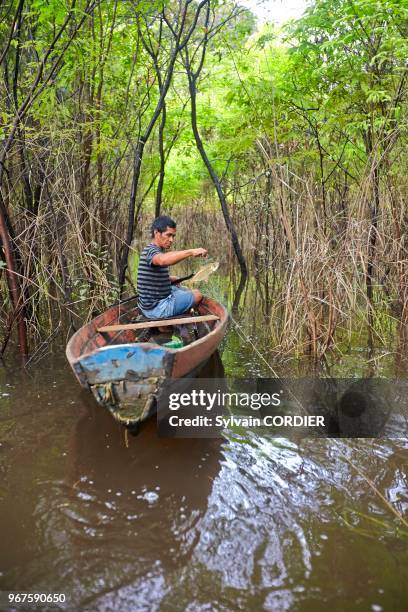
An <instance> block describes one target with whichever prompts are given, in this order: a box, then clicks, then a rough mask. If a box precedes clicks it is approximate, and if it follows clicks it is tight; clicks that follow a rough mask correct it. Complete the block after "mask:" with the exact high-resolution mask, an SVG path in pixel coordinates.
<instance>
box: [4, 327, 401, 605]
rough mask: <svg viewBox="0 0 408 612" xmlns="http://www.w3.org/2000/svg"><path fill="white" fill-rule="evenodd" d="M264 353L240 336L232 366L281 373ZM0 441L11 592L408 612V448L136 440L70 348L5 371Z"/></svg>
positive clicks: (395, 444)
mask: <svg viewBox="0 0 408 612" xmlns="http://www.w3.org/2000/svg"><path fill="white" fill-rule="evenodd" d="M252 340H254V338H253V337H252ZM251 351H252V349H251V343H250V342H248V343H246V342H245V341H244V339H243V338H242V337H240V336H239V335H237V334H236V332H235V331H234V329H231V330H230V332H229V335H228V337H227V340H226V341H225V343H224V345H223V347H222V351H221V352H222V360H223V362H224V367H225V370H226V373H227V374H230V375H234V376H239V375H240V371H241V370H242V369H244V370H245V372H248V371H251V374H253V375H256V374H257V373H258V374H263V375H269V376H270V375H271V374H270V373H267V372H266V371H265V363H264V362H263V361H262V358H261V357H260V356H259V355H257V354H254V352H253V351H252V352H251ZM356 353H357V354H358V355H360V361H362V360H363V361H364V359H363V357H362V356H361V350H360V352H359V351H358V350H357V349H356ZM352 359H353V356H352V355H351V356H350V358H349V361H348V362H346V366H345V368H346V370H347V369H350V365H349V364H350V363H351V362H352ZM381 363H384V364H386V358H384V360H382V361H381ZM347 364H348V365H347ZM384 367H388V366H384ZM347 371H348V370H347ZM218 375H219V374H218ZM0 432H1V442H0V472H1V482H0V525H1V547H0V589H2V590H6V591H8V590H12V591H25V592H43V593H64V594H65V595H66V602H67V603H66V608H67V609H72V610H98V611H101V610H121V611H122V610H158V609H164V610H189V611H190V610H191V611H193V610H194V611H195V610H200V611H201V610H231V609H232V610H235V609H236V610H259V609H265V610H279V611H281V610H299V611H300V610H301V611H309V610H310V611H312V610H313V611H319V610H322V611H323V610H327V609H328V608H330V609H331V610H333V611H336V610H339V611H340V610H344V609H349V610H372V611H373V612H379V611H380V610H402V609H406V607H407V604H408V563H407V561H408V559H407V557H408V554H407V551H408V548H407V535H408V532H407V529H406V528H404V526H403V524H402V523H401V521H400V520H399V518H398V517H397V516H396V514H395V513H393V511H392V509H391V508H390V506H389V505H391V506H392V507H393V508H394V509H395V510H396V512H397V513H399V514H401V515H403V514H404V513H405V516H406V510H407V508H408V495H407V481H406V477H407V474H406V467H407V452H406V451H407V448H408V443H407V440H406V439H401V440H396V439H394V440H385V441H384V440H372V439H366V440H347V439H336V440H330V439H308V438H303V439H299V440H296V441H294V440H286V439H283V438H272V437H268V436H267V435H266V436H265V435H263V436H258V435H257V434H255V433H248V434H244V435H242V434H241V435H238V434H237V433H232V432H231V433H229V434H226V435H225V437H224V438H223V439H220V440H217V439H212V440H208V439H207V440H206V439H166V438H158V437H157V435H156V422H155V420H154V419H153V420H152V421H150V422H149V423H148V424H147V425H146V426H145V427H144V429H143V430H142V431H141V432H140V434H139V435H138V436H135V437H133V436H131V435H129V436H127V435H125V432H124V430H123V429H122V428H121V427H120V426H118V425H117V424H116V423H115V422H114V421H113V420H112V418H111V417H110V416H109V415H108V414H105V413H104V412H103V410H102V409H101V408H100V407H98V406H97V405H95V404H94V402H93V400H92V398H91V397H89V396H88V395H87V394H86V393H85V392H83V391H81V390H80V389H79V387H78V385H77V383H76V381H75V379H74V377H73V375H72V373H71V371H70V369H69V367H68V365H67V364H66V362H65V358H64V346H63V344H62V343H61V346H59V347H58V346H57V347H55V348H54V349H53V352H52V353H50V354H48V355H47V356H45V357H44V358H43V359H42V360H40V361H39V362H37V363H33V364H32V365H31V366H30V367H29V368H28V369H27V370H25V371H22V370H21V369H20V368H19V367H18V364H17V363H14V362H13V360H12V359H11V357H9V358H8V360H7V361H6V363H5V364H4V365H3V366H2V367H1V368H0ZM355 466H357V468H358V470H359V471H356V469H355ZM369 482H371V484H372V485H373V486H375V488H376V489H377V490H378V491H379V492H380V493H381V494H382V495H383V496H384V498H385V500H386V501H384V499H382V497H381V496H380V495H378V493H376V491H375V490H374V489H373V487H372V486H370V484H369ZM387 502H388V504H387Z"/></svg>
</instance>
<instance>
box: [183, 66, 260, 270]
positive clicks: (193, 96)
mask: <svg viewBox="0 0 408 612" xmlns="http://www.w3.org/2000/svg"><path fill="white" fill-rule="evenodd" d="M187 66H188V65H187ZM188 83H189V89H190V101H191V127H192V129H193V134H194V139H195V142H196V145H197V149H198V151H199V153H200V155H201V159H202V160H203V162H204V164H205V166H206V168H207V170H208V173H209V175H210V177H211V180H212V182H213V184H214V187H215V190H216V192H217V195H218V199H219V201H220V204H221V210H222V214H223V216H224V221H225V225H226V227H227V230H228V232H229V235H230V237H231V242H232V246H233V248H234V252H235V255H236V258H237V259H238V263H239V266H240V268H241V275H242V277H244V278H246V277H247V276H248V269H247V265H246V261H245V257H244V255H243V253H242V250H241V245H240V243H239V239H238V235H237V232H236V230H235V227H234V224H233V222H232V219H231V216H230V213H229V209H228V204H227V200H226V198H225V194H224V192H223V189H222V187H221V183H220V180H219V178H218V176H217V173H216V172H215V170H214V168H213V165H212V164H211V162H210V160H209V158H208V155H207V153H206V151H205V149H204V145H203V142H202V140H201V137H200V133H199V131H198V127H197V105H196V100H197V87H196V77H195V75H193V74H192V73H191V70H190V69H189V66H188Z"/></svg>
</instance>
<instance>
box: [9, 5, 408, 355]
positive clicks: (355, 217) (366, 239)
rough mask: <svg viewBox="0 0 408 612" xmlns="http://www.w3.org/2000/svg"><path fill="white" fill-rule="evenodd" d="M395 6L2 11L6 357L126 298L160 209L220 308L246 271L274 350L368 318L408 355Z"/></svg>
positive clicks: (401, 59) (376, 332)
mask: <svg viewBox="0 0 408 612" xmlns="http://www.w3.org/2000/svg"><path fill="white" fill-rule="evenodd" d="M407 12H408V9H407V7H406V5H405V3H404V2H400V1H399V0H377V1H375V2H374V1H372V0H315V1H311V2H309V6H308V9H307V10H306V12H305V14H304V16H303V17H301V18H300V19H298V20H297V21H293V22H290V23H288V24H287V25H286V26H285V27H283V28H281V29H279V30H278V29H277V28H275V27H273V26H271V25H264V26H259V27H257V25H256V22H255V18H254V16H253V15H252V14H251V12H250V11H248V10H247V9H244V8H242V7H240V5H239V2H238V3H237V2H232V1H220V0H218V1H217V0H201V1H198V0H195V1H192V0H182V1H180V2H176V1H173V0H169V1H158V0H153V1H152V0H149V1H146V0H120V1H118V0H70V1H67V0H9V1H6V2H3V3H2V4H1V7H0V65H1V78H0V97H1V114H0V121H1V123H0V139H1V149H0V189H1V195H0V245H1V248H0V300H1V314H0V318H1V325H2V330H3V332H2V337H1V345H0V353H1V354H2V353H3V352H4V350H5V349H6V347H7V343H8V340H9V338H10V337H11V335H12V334H13V333H14V331H15V330H17V331H18V336H19V344H20V349H21V352H22V353H28V352H29V350H33V349H34V348H35V347H36V346H37V345H38V344H39V343H40V342H41V341H42V340H44V338H45V337H47V335H49V334H52V333H53V332H55V330H56V329H58V326H59V325H60V320H61V318H63V319H64V320H65V319H68V320H69V321H70V323H71V325H72V326H73V327H78V326H79V325H80V324H81V321H83V319H84V317H86V316H91V315H92V313H93V312H95V311H98V310H101V309H103V308H104V307H105V306H107V305H108V304H109V303H111V302H112V301H114V300H115V299H116V298H117V297H118V296H119V295H121V294H123V293H124V292H126V291H127V292H128V293H132V292H133V286H134V284H135V279H134V270H135V258H137V252H138V249H139V246H140V244H141V242H143V241H144V240H145V239H146V235H147V234H146V229H147V227H148V224H149V221H150V220H151V218H152V217H153V216H155V215H157V214H158V213H160V212H161V211H163V212H167V213H171V214H173V215H174V216H175V217H176V218H177V220H178V221H179V226H180V231H179V237H180V240H181V242H182V243H183V244H186V245H192V244H193V243H195V242H196V241H197V240H198V241H199V242H200V243H203V244H204V245H205V246H208V248H209V250H210V252H211V255H213V256H214V258H216V259H218V260H220V261H221V262H222V264H223V267H222V269H223V270H224V272H225V273H227V272H228V274H231V283H232V287H233V289H232V290H231V291H232V292H234V291H235V289H237V288H239V289H240V291H238V293H235V304H234V305H235V306H236V305H237V302H238V301H239V299H240V293H241V291H242V289H243V286H244V282H245V281H247V279H248V278H249V281H247V287H248V283H249V284H251V283H256V287H257V291H258V294H259V303H258V305H257V306H256V305H255V308H256V312H257V313H258V312H259V317H265V320H268V321H269V323H268V329H269V330H270V333H269V332H268V334H269V342H270V345H271V348H272V349H273V350H274V351H275V353H283V354H289V353H296V354H303V353H311V354H313V355H314V356H322V355H324V354H325V353H326V352H327V351H329V350H332V349H333V348H335V347H336V346H337V345H338V343H339V342H341V339H342V334H343V331H344V329H346V328H349V330H351V328H355V327H360V326H364V327H365V328H366V330H367V341H368V345H369V346H370V347H371V348H372V347H374V346H376V345H379V344H387V342H389V337H390V332H391V333H392V334H396V337H397V338H398V346H397V347H396V348H395V350H396V351H397V352H398V353H399V354H400V355H402V356H403V355H407V353H408V331H407V330H408V282H407V281H408V278H407V269H408V267H407V229H408V211H407V203H406V201H404V197H405V195H406V189H405V188H406V169H405V168H404V157H403V154H404V146H405V144H406V123H405V121H406V109H407V70H406V57H407V46H408V45H407ZM240 281H241V282H240ZM242 295H245V294H241V299H243V298H242ZM232 302H234V296H232V298H231V303H232ZM253 314H254V313H253V311H252V313H251V316H252V317H253ZM350 333H351V331H350ZM393 350H394V349H393Z"/></svg>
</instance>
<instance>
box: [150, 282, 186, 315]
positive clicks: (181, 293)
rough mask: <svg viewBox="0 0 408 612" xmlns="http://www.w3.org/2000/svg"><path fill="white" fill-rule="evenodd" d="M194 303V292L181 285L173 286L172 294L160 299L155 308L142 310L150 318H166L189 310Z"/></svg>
mask: <svg viewBox="0 0 408 612" xmlns="http://www.w3.org/2000/svg"><path fill="white" fill-rule="evenodd" d="M193 304H194V296H193V292H192V291H190V289H186V288H185V287H180V286H172V288H171V294H170V295H169V296H167V297H166V298H164V299H163V300H160V302H159V303H158V304H156V306H155V307H154V308H151V309H150V310H142V313H143V314H144V316H145V317H147V318H148V319H165V318H166V317H175V316H177V315H179V314H184V313H185V312H187V311H189V310H190V308H191V307H192V306H193Z"/></svg>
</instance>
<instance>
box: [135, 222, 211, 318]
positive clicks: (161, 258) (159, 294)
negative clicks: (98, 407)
mask: <svg viewBox="0 0 408 612" xmlns="http://www.w3.org/2000/svg"><path fill="white" fill-rule="evenodd" d="M175 236H176V223H175V221H173V219H171V218H170V217H167V216H165V215H162V216H160V217H157V219H155V220H154V221H153V224H152V237H153V240H152V242H151V243H150V244H148V245H147V246H146V247H145V248H144V249H143V251H142V254H141V255H140V260H139V268H138V274H137V292H138V296H139V298H138V305H139V308H140V310H141V311H142V313H143V314H144V315H145V317H148V318H149V319H162V318H166V317H174V316H177V315H179V314H183V313H185V312H188V311H189V310H190V308H191V307H192V306H195V305H197V304H199V303H200V302H201V300H202V299H203V296H202V294H201V292H200V291H198V289H193V290H191V291H190V290H189V289H186V288H184V287H180V286H174V285H172V284H171V283H172V281H173V282H175V281H177V277H174V276H170V274H169V266H174V265H175V264H177V263H179V262H180V261H183V260H184V259H187V258H188V257H206V256H207V250H206V249H202V248H198V249H187V250H186V251H171V252H168V253H166V252H165V251H169V249H170V248H171V246H172V244H173V242H174V239H175Z"/></svg>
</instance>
